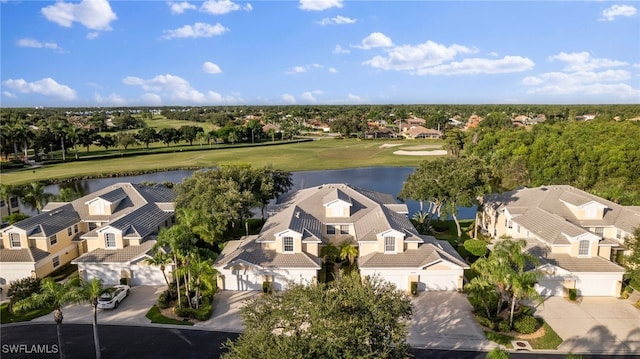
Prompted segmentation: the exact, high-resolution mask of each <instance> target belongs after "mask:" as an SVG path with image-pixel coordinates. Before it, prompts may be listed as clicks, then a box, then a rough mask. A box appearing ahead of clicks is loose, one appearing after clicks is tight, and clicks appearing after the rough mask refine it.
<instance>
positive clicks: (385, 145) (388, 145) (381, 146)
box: [380, 143, 401, 148]
mask: <svg viewBox="0 0 640 359" xmlns="http://www.w3.org/2000/svg"><path fill="white" fill-rule="evenodd" d="M396 146H401V144H400V143H396V144H391V143H385V144H384V145H380V148H389V147H396Z"/></svg>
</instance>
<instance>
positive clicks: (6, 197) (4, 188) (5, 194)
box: [0, 184, 20, 215]
mask: <svg viewBox="0 0 640 359" xmlns="http://www.w3.org/2000/svg"><path fill="white" fill-rule="evenodd" d="M13 197H20V188H19V187H16V186H14V185H10V184H0V199H2V200H3V201H4V203H5V204H6V205H7V211H8V214H9V215H11V198H13Z"/></svg>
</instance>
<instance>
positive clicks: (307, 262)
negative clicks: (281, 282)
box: [214, 236, 321, 269]
mask: <svg viewBox="0 0 640 359" xmlns="http://www.w3.org/2000/svg"><path fill="white" fill-rule="evenodd" d="M255 238H256V236H250V237H245V238H243V239H240V240H235V241H229V242H227V244H226V245H225V247H224V249H223V250H222V252H221V253H220V255H219V256H218V258H217V259H216V262H215V264H214V267H219V268H220V267H228V266H230V265H233V264H234V263H237V262H239V261H242V262H247V263H252V264H255V265H257V266H260V267H263V268H314V269H320V268H321V265H320V260H319V259H318V258H312V257H311V256H310V255H308V254H306V253H276V251H274V250H265V249H263V248H262V246H261V245H260V243H257V242H256V241H255Z"/></svg>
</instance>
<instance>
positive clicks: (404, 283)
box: [381, 274, 409, 290]
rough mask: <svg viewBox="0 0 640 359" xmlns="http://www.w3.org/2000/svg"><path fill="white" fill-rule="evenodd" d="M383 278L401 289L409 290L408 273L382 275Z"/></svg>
mask: <svg viewBox="0 0 640 359" xmlns="http://www.w3.org/2000/svg"><path fill="white" fill-rule="evenodd" d="M381 277H382V279H384V280H386V281H389V282H391V283H393V284H395V286H396V287H397V288H398V289H400V290H409V277H407V276H406V275H398V274H395V275H381Z"/></svg>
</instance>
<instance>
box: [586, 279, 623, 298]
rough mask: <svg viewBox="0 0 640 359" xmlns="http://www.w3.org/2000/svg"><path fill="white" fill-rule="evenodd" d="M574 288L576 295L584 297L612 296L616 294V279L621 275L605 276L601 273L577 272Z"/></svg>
mask: <svg viewBox="0 0 640 359" xmlns="http://www.w3.org/2000/svg"><path fill="white" fill-rule="evenodd" d="M576 276H577V277H578V280H577V281H576V288H577V289H578V295H581V296H584V297H589V296H591V297H613V296H615V295H616V288H617V282H618V280H622V275H621V274H620V275H618V276H610V277H605V276H602V275H584V274H577V275H576Z"/></svg>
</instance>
